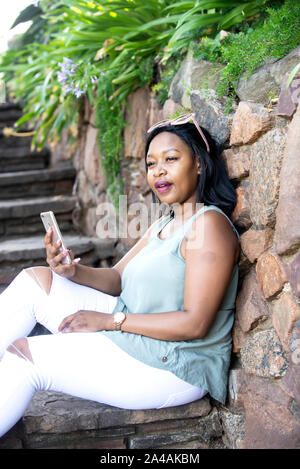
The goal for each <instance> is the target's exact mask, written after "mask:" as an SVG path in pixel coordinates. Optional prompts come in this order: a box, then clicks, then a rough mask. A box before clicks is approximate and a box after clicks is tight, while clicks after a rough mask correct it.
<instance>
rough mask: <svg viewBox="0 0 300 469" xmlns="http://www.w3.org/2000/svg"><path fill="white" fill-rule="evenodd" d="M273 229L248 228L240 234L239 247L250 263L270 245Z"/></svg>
mask: <svg viewBox="0 0 300 469" xmlns="http://www.w3.org/2000/svg"><path fill="white" fill-rule="evenodd" d="M273 235H274V231H273V230H272V229H271V228H268V227H267V228H266V229H264V230H255V229H253V228H250V229H249V230H247V231H246V232H245V233H243V234H242V235H241V247H242V250H243V252H244V254H245V255H246V256H247V257H248V259H249V261H250V262H251V263H254V262H255V261H256V260H257V258H258V257H259V256H260V255H261V254H262V253H263V252H264V251H266V250H267V249H268V248H269V247H271V246H272V241H273Z"/></svg>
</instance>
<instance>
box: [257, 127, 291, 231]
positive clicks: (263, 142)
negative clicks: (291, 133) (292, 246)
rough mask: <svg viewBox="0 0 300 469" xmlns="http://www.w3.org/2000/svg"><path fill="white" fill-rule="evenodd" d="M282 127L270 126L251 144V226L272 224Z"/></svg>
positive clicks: (273, 220) (283, 137)
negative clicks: (269, 128)
mask: <svg viewBox="0 0 300 469" xmlns="http://www.w3.org/2000/svg"><path fill="white" fill-rule="evenodd" d="M285 145H286V128H274V129H272V130H270V131H269V132H267V133H266V134H264V135H263V136H262V137H261V138H260V139H259V140H258V141H257V142H255V143H254V144H253V145H252V148H251V151H252V158H251V160H250V176H249V182H250V184H249V206H250V217H251V220H252V221H253V224H254V227H255V228H258V229H263V228H265V227H266V226H269V227H270V228H273V227H274V226H275V209H276V207H277V204H278V198H279V186H280V171H281V164H282V159H283V153H284V148H285Z"/></svg>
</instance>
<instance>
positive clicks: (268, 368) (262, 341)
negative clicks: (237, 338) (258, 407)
mask: <svg viewBox="0 0 300 469" xmlns="http://www.w3.org/2000/svg"><path fill="white" fill-rule="evenodd" d="M241 363H242V366H243V368H244V370H245V372H246V373H250V374H253V375H257V376H262V377H265V378H280V377H282V376H284V374H285V372H286V370H287V367H288V360H287V356H286V353H285V352H284V350H283V348H282V345H281V342H280V339H279V337H278V335H277V333H276V331H275V330H274V329H268V330H263V331H259V332H254V334H253V335H252V336H249V337H248V338H247V339H246V340H245V342H244V344H243V347H242V349H241Z"/></svg>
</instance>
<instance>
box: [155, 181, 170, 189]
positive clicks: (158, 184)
mask: <svg viewBox="0 0 300 469" xmlns="http://www.w3.org/2000/svg"><path fill="white" fill-rule="evenodd" d="M154 185H155V187H156V189H160V188H162V187H166V186H171V183H170V182H168V181H157V182H156V183H155V184H154Z"/></svg>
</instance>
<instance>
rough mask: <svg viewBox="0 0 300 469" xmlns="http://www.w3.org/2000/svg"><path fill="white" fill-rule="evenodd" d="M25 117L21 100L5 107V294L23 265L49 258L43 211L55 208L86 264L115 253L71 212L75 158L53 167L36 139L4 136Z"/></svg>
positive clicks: (0, 272) (0, 223)
mask: <svg viewBox="0 0 300 469" xmlns="http://www.w3.org/2000/svg"><path fill="white" fill-rule="evenodd" d="M21 115H22V110H21V109H20V107H19V106H18V105H16V104H11V103H5V104H1V105H0V292H1V291H3V290H4V289H5V288H6V286H7V285H8V284H9V283H10V282H11V280H12V279H13V278H14V277H15V276H16V275H17V274H18V273H19V272H20V271H21V270H22V269H23V268H26V267H30V266H35V265H47V264H46V262H45V248H44V235H45V231H44V227H43V225H42V222H41V219H40V212H42V211H48V210H52V211H53V212H54V213H55V215H56V218H57V221H58V224H59V226H60V229H61V231H62V233H63V236H64V239H65V241H66V245H67V246H68V247H69V248H70V249H72V251H73V253H74V255H75V256H76V257H80V258H81V259H82V262H83V263H84V264H86V265H92V266H98V265H99V263H100V262H101V259H105V258H107V257H112V256H113V255H114V247H113V245H112V243H108V242H107V241H101V240H99V239H95V238H90V237H86V236H82V235H81V234H80V233H79V232H78V230H76V228H75V227H74V224H73V219H72V214H73V212H74V209H75V208H76V206H77V203H78V201H77V197H76V196H75V195H73V194H72V190H73V186H74V181H75V178H76V170H75V168H74V167H73V166H72V163H71V162H67V161H66V162H64V164H61V165H59V166H57V167H54V168H52V167H50V154H49V151H48V150H47V149H46V148H45V149H43V150H42V151H40V152H37V151H32V150H31V149H30V144H31V137H12V136H11V137H5V136H4V135H3V128H4V127H13V125H14V123H15V122H16V120H17V119H18V118H20V116H21Z"/></svg>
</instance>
